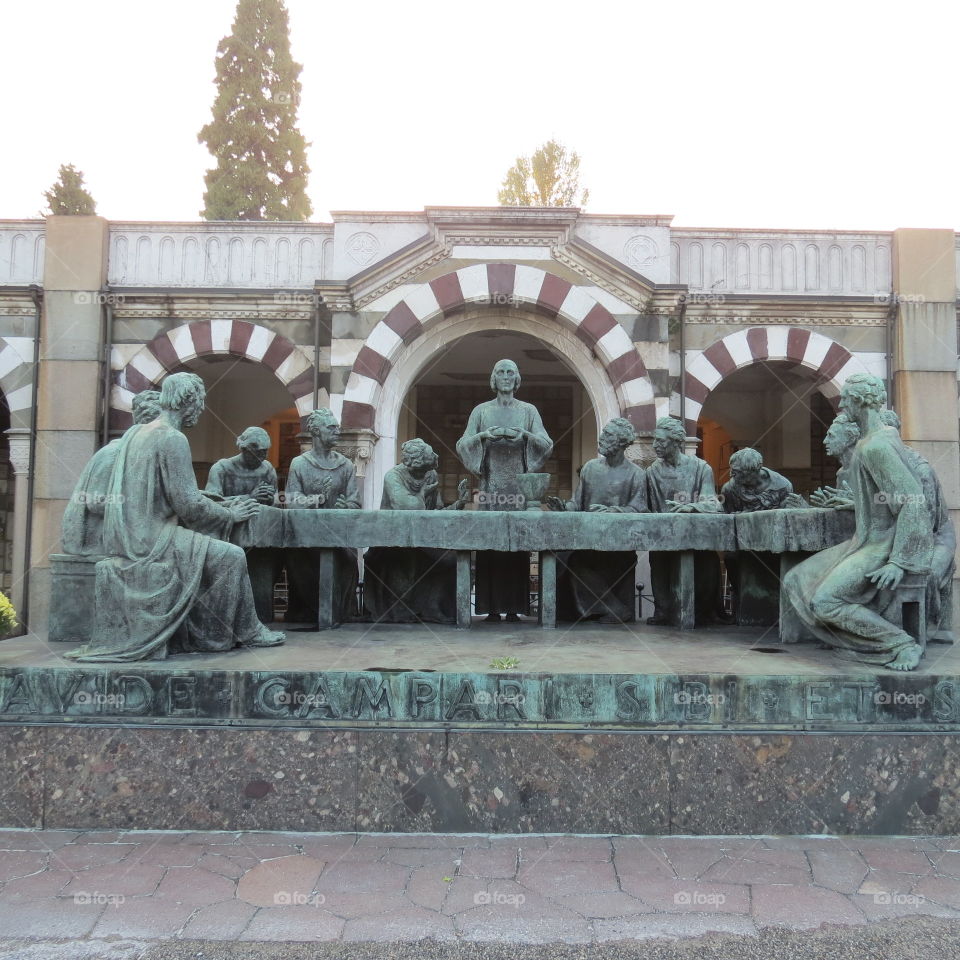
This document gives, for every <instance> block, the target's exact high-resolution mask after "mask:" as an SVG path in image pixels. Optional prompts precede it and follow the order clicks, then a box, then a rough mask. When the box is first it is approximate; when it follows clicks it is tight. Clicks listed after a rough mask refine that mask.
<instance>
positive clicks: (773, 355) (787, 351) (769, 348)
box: [684, 326, 873, 436]
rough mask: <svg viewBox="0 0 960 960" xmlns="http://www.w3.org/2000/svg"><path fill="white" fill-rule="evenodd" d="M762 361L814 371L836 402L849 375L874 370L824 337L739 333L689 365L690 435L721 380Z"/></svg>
mask: <svg viewBox="0 0 960 960" xmlns="http://www.w3.org/2000/svg"><path fill="white" fill-rule="evenodd" d="M762 360H785V361H788V362H792V363H796V364H800V365H801V366H804V367H806V368H807V369H809V370H813V371H814V373H815V374H816V379H817V386H818V389H819V390H820V392H821V393H822V394H823V395H824V396H825V397H826V398H827V399H828V400H830V401H831V402H834V403H835V401H836V399H837V398H838V397H839V395H840V388H841V387H842V386H843V384H844V383H845V382H846V379H847V377H849V376H850V375H851V374H853V373H872V372H873V371H872V370H870V369H868V368H867V366H866V365H865V364H864V363H863V361H861V360H859V359H858V358H857V357H856V356H854V355H853V354H852V353H851V352H850V351H849V350H848V349H847V348H846V347H844V346H841V345H840V344H839V343H837V342H836V340H832V339H831V338H830V337H825V336H824V335H823V334H821V333H814V332H813V331H811V330H803V329H801V328H800V327H779V326H777V327H772V326H771V327H750V328H749V329H747V330H738V331H737V332H736V333H731V334H728V335H727V336H725V337H724V338H723V339H722V340H718V341H717V342H716V343H713V344H711V345H710V346H709V347H707V349H706V350H704V351H703V352H702V353H701V354H699V355H698V356H696V357H694V359H693V360H691V361H690V362H689V363H688V364H687V376H686V390H685V394H684V409H685V416H686V424H685V426H686V430H687V435H688V436H694V435H695V434H696V432H697V420H698V418H699V416H700V411H701V409H702V408H703V405H704V403H705V402H706V399H707V397H708V396H709V395H710V394H711V392H712V391H713V390H715V389H716V387H717V385H718V384H719V383H720V381H721V380H724V379H726V378H727V377H728V376H730V374H731V373H733V372H734V371H735V370H740V369H741V368H743V367H748V366H750V365H751V364H754V363H759V362H760V361H762Z"/></svg>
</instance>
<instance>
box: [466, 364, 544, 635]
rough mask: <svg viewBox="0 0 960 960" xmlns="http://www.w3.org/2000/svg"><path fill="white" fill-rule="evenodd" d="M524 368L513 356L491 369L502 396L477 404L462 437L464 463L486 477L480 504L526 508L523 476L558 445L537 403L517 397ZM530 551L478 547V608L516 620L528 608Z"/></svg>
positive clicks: (492, 615) (495, 388) (492, 618)
mask: <svg viewBox="0 0 960 960" xmlns="http://www.w3.org/2000/svg"><path fill="white" fill-rule="evenodd" d="M519 386H520V370H519V369H518V368H517V365H516V364H515V363H514V362H513V361H512V360H499V361H497V363H496V365H495V366H494V368H493V372H492V373H491V374H490V389H491V390H493V391H494V392H495V393H496V395H497V396H496V399H494V400H488V401H487V402H486V403H481V404H480V405H479V406H477V407H474V408H473V412H472V413H471V414H470V419H469V420H468V421H467V429H466V430H465V431H464V434H463V436H462V437H461V438H460V439H459V440H458V441H457V456H458V457H460V461H461V462H462V463H463V465H464V467H466V468H467V470H469V471H470V472H471V473H473V474H476V475H477V476H479V477H480V495H479V498H478V503H477V506H478V507H479V509H481V510H523V509H524V507H525V506H526V501H525V500H524V497H523V494H522V492H521V490H520V485H519V483H518V482H517V477H518V476H519V475H520V474H522V473H537V472H539V471H540V468H541V467H542V466H543V465H544V463H545V462H546V460H547V457H549V456H550V452H551V451H552V450H553V441H552V440H551V439H550V437H549V436H547V431H546V430H544V428H543V421H542V420H541V419H540V414H539V412H538V411H537V408H536V407H535V406H533V404H531V403H524V402H523V401H522V400H517V399H516V397H515V396H514V394H515V393H516V392H517V389H518V388H519ZM529 579H530V574H529V557H528V555H527V554H526V553H508V554H501V553H498V552H496V551H493V550H482V551H478V552H477V613H486V614H487V620H490V621H499V620H500V615H501V614H506V618H507V620H508V621H510V622H514V621H516V620H518V619H519V614H520V613H521V612H525V611H526V609H527V601H528V583H529Z"/></svg>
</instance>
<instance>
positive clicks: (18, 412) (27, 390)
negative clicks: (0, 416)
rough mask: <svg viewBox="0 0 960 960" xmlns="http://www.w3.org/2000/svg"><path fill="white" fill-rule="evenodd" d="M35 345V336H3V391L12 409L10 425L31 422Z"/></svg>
mask: <svg viewBox="0 0 960 960" xmlns="http://www.w3.org/2000/svg"><path fill="white" fill-rule="evenodd" d="M33 345H34V341H33V337H0V391H2V393H3V396H4V397H5V398H6V401H7V408H8V409H9V410H10V426H11V427H26V428H29V427H30V425H31V412H32V408H33V378H34V376H36V371H35V370H34V368H33Z"/></svg>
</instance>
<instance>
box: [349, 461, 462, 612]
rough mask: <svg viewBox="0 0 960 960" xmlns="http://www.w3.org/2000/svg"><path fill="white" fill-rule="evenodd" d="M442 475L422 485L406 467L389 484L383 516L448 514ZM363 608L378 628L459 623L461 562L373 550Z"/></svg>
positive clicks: (408, 550)
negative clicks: (412, 512) (387, 512)
mask: <svg viewBox="0 0 960 960" xmlns="http://www.w3.org/2000/svg"><path fill="white" fill-rule="evenodd" d="M436 482H437V472H436V470H429V471H427V473H426V474H425V475H424V477H423V479H422V480H418V479H417V478H416V477H414V476H413V475H412V474H411V473H410V471H409V470H408V469H407V468H406V467H405V466H404V465H403V464H398V465H397V466H395V467H393V468H392V469H390V470H388V471H387V474H386V476H385V477H384V478H383V497H382V499H381V501H380V509H381V510H442V509H443V503H442V501H441V500H440V493H439V490H438V489H436V488H434V489H433V490H431V491H430V492H429V493H427V494H424V492H423V488H424V487H425V486H426V485H428V484H435V483H436ZM363 570H364V573H363V603H364V607H365V609H366V611H367V614H368V615H369V616H370V617H371V618H372V619H373V620H374V621H376V622H378V623H456V621H457V558H456V554H455V553H454V552H453V551H452V550H438V549H435V548H432V547H371V549H369V550H368V551H367V552H366V554H364V557H363Z"/></svg>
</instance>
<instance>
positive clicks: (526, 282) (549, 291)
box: [341, 263, 657, 433]
mask: <svg viewBox="0 0 960 960" xmlns="http://www.w3.org/2000/svg"><path fill="white" fill-rule="evenodd" d="M592 289H593V288H587V287H582V286H577V285H576V284H573V283H571V282H570V281H569V280H564V279H563V278H561V277H558V276H556V275H555V274H552V273H548V272H547V271H545V270H541V269H539V268H537V267H528V266H525V265H522V264H512V263H481V264H474V265H473V266H469V267H461V268H460V269H459V270H455V271H453V272H451V273H448V274H445V275H443V276H441V277H437V278H436V279H435V280H431V281H430V282H429V283H420V284H414V285H412V286H407V287H403V288H398V290H399V291H401V292H402V298H401V299H400V300H399V301H397V302H396V303H394V304H393V305H392V306H391V308H390V309H389V311H388V312H387V314H386V315H385V316H384V317H383V319H382V320H381V321H380V322H379V323H378V324H377V325H376V326H375V327H374V328H373V330H372V331H371V332H370V335H369V336H368V337H367V339H366V341H365V342H364V345H363V347H361V349H360V352H359V353H358V354H357V357H356V359H355V360H354V363H353V368H352V370H351V372H350V376H349V378H348V380H347V388H346V391H345V393H344V398H343V412H342V418H341V419H342V422H343V426H344V428H345V429H351V430H361V429H370V430H376V429H377V428H376V424H377V422H378V420H379V419H380V418H379V417H378V412H377V411H378V406H379V405H380V401H381V395H382V393H383V386H384V383H385V382H386V380H387V377H388V376H389V375H390V372H391V370H392V369H393V367H394V366H395V365H396V363H397V361H398V358H399V357H400V356H401V352H402V351H403V349H404V348H405V347H406V346H408V345H410V344H411V343H413V342H414V341H416V340H418V339H419V338H420V337H423V336H424V335H425V334H426V333H427V332H428V331H429V330H430V329H431V328H432V327H433V326H434V325H435V324H437V323H439V322H440V321H442V320H443V319H444V318H446V317H449V316H451V315H453V314H457V313H462V312H463V311H464V310H465V309H466V308H467V307H469V306H471V305H484V304H485V305H488V306H492V307H501V308H502V307H532V308H533V310H534V311H535V312H536V313H537V314H538V315H540V316H546V317H549V318H552V319H553V321H554V322H557V323H559V324H561V325H562V326H563V327H565V328H566V329H567V330H570V331H571V332H573V333H574V334H575V335H576V336H577V337H578V338H579V340H581V341H582V342H583V343H584V344H585V345H586V346H587V347H589V348H590V350H592V351H593V352H594V353H595V354H596V355H597V356H598V357H599V358H600V360H601V362H602V364H603V367H604V369H605V372H606V376H607V377H608V378H609V381H610V385H611V388H612V389H613V391H614V392H615V393H616V396H617V400H618V404H619V411H618V413H619V415H621V416H625V417H628V418H629V419H630V420H631V421H632V422H633V424H634V426H635V427H636V428H637V429H638V430H642V431H651V430H653V427H654V424H655V422H656V417H657V412H656V405H655V403H654V396H653V385H652V384H651V382H650V379H649V377H648V376H647V369H646V367H645V365H644V363H643V360H642V358H641V357H640V354H639V353H637V349H636V347H635V346H634V345H633V342H632V341H631V339H630V337H629V336H628V335H627V333H626V331H625V330H624V329H623V327H622V326H621V325H620V324H619V323H618V322H617V320H616V318H615V317H614V316H613V314H612V313H611V312H610V310H609V309H608V308H607V307H606V306H604V304H603V303H601V302H600V300H599V299H598V297H597V296H595V295H594V293H593V292H592ZM377 432H378V433H379V430H377Z"/></svg>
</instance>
